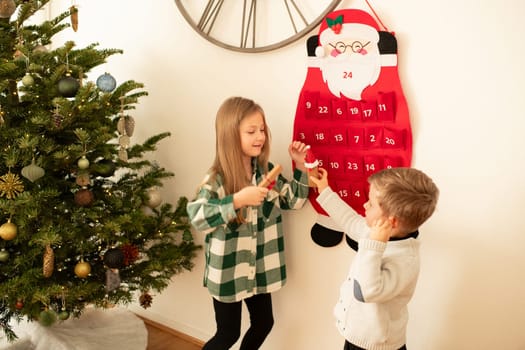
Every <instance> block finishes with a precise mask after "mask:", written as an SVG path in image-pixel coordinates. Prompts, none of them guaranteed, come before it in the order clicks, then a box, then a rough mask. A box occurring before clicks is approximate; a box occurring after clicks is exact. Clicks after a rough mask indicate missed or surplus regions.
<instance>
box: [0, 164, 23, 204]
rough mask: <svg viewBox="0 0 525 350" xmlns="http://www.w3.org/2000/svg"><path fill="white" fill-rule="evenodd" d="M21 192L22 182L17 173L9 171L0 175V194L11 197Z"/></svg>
mask: <svg viewBox="0 0 525 350" xmlns="http://www.w3.org/2000/svg"><path fill="white" fill-rule="evenodd" d="M22 192H24V184H23V183H22V181H20V177H19V176H18V175H16V174H13V173H12V172H10V171H9V172H8V173H7V174H5V175H3V176H2V177H0V196H2V197H3V196H5V197H7V199H13V198H15V197H16V196H18V195H19V194H20V193H22Z"/></svg>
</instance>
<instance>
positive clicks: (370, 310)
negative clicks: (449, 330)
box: [317, 188, 420, 350]
mask: <svg viewBox="0 0 525 350" xmlns="http://www.w3.org/2000/svg"><path fill="white" fill-rule="evenodd" d="M317 202H318V203H319V204H320V205H321V206H322V207H323V209H324V210H325V211H326V212H327V213H328V214H329V215H330V217H331V219H332V220H333V221H334V222H335V223H337V224H338V225H339V226H341V227H342V228H343V230H344V231H345V233H346V234H347V235H349V236H350V237H351V238H352V239H354V240H356V241H358V242H359V249H358V251H357V254H356V256H355V258H354V260H353V262H352V265H351V267H350V271H349V273H348V277H347V278H346V280H345V281H344V282H343V284H342V285H341V289H340V297H339V301H338V303H337V304H336V306H335V308H334V314H335V317H336V324H337V328H338V329H339V332H340V333H341V334H342V335H343V336H344V337H345V339H346V340H348V341H349V342H350V343H352V344H354V345H357V346H359V347H361V348H364V349H368V350H397V349H399V348H400V347H402V346H403V345H404V344H405V343H406V327H407V322H408V311H407V304H408V302H409V301H410V299H411V298H412V295H413V293H414V290H415V287H416V283H417V278H418V275H419V266H420V261H419V242H418V241H417V240H416V239H414V238H407V239H402V240H396V241H389V242H388V243H384V242H380V241H376V240H372V239H370V238H369V233H370V228H369V227H368V226H367V225H366V221H365V219H364V218H363V217H362V216H360V215H359V214H357V213H356V212H355V211H354V210H353V209H352V208H351V207H350V206H349V205H347V204H346V203H345V202H344V201H343V200H342V199H341V198H340V197H339V196H338V195H337V194H336V193H335V192H333V191H332V189H330V188H326V189H325V190H323V191H322V192H321V193H320V194H319V196H318V197H317Z"/></svg>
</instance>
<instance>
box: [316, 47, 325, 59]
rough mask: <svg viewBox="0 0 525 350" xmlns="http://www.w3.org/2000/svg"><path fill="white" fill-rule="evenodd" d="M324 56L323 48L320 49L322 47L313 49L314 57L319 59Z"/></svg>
mask: <svg viewBox="0 0 525 350" xmlns="http://www.w3.org/2000/svg"><path fill="white" fill-rule="evenodd" d="M324 54H325V53H324V47H322V46H317V47H316V48H315V56H316V57H319V58H321V57H324Z"/></svg>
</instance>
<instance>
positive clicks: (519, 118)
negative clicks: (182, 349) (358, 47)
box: [53, 0, 525, 350]
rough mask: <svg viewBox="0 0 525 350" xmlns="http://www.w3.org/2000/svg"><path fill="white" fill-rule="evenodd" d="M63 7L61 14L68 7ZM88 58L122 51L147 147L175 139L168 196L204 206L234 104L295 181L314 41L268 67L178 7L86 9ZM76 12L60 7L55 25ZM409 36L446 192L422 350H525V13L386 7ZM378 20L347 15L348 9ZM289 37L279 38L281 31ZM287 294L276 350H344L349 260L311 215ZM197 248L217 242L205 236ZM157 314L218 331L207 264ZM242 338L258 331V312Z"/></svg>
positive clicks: (291, 235)
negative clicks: (154, 138) (320, 233)
mask: <svg viewBox="0 0 525 350" xmlns="http://www.w3.org/2000/svg"><path fill="white" fill-rule="evenodd" d="M61 3H62V4H61ZM77 3H78V4H79V7H80V12H79V18H80V20H79V22H80V25H79V31H78V32H77V33H74V32H73V31H72V30H68V31H66V37H67V39H68V40H74V41H75V42H77V44H78V45H79V46H81V47H82V46H85V45H86V44H88V43H92V42H99V43H100V44H101V45H100V46H101V47H103V48H113V47H114V48H120V49H123V50H124V51H125V52H124V55H121V56H114V57H113V58H111V59H110V61H109V63H108V64H107V65H105V66H104V67H99V68H100V70H98V71H96V72H93V73H92V77H91V79H92V80H95V79H96V78H97V77H98V75H100V74H101V73H103V72H104V71H108V72H110V73H111V74H113V75H114V76H115V77H116V79H117V81H119V82H122V81H124V80H128V79H133V80H137V81H140V82H144V83H145V84H146V89H147V90H148V91H149V94H150V95H149V96H148V97H146V98H143V99H142V101H141V104H140V106H139V108H138V109H137V110H136V112H134V113H133V115H134V116H135V118H136V121H137V127H136V136H134V137H133V138H134V139H135V140H137V141H141V140H143V139H144V138H145V137H146V136H151V135H152V134H153V133H158V132H162V131H171V132H172V137H171V138H170V139H169V140H165V141H164V142H163V143H162V144H161V147H160V149H159V151H158V153H157V155H156V157H157V159H158V160H159V162H160V163H161V164H162V165H163V166H165V167H166V168H168V169H170V170H172V171H174V172H175V174H176V176H175V178H174V179H173V180H172V181H170V182H169V183H167V184H166V187H165V189H164V193H163V196H164V198H165V199H166V200H169V201H173V202H175V201H176V199H177V198H178V197H179V196H181V195H184V196H188V197H191V196H192V195H193V193H194V189H195V188H196V186H197V184H198V183H199V181H200V180H201V178H202V176H203V174H204V172H205V171H206V169H207V168H208V167H209V165H210V164H211V161H212V159H213V156H214V142H215V139H214V137H215V135H214V116H215V111H216V109H217V107H218V106H219V104H220V103H221V102H222V101H223V100H224V99H225V98H226V97H229V96H231V95H244V96H246V97H250V98H253V99H255V100H256V101H258V102H259V103H260V104H261V105H262V106H263V107H264V108H265V110H266V113H267V116H268V123H269V126H270V128H271V131H272V134H273V145H272V147H273V156H272V160H273V161H274V162H276V163H281V164H283V166H284V167H285V174H287V175H289V174H290V163H289V160H288V156H287V152H286V147H287V145H288V143H289V142H290V138H291V134H292V126H293V119H294V113H295V107H296V102H297V97H298V93H299V91H300V89H301V87H302V84H303V80H304V77H305V72H306V70H305V66H306V61H305V49H304V42H299V43H296V44H292V45H291V46H288V47H286V48H283V49H280V50H278V51H273V52H269V53H263V54H241V53H235V52H230V51H227V50H224V49H222V48H219V47H216V46H213V45H212V44H210V43H208V42H207V41H205V40H204V39H202V38H201V37H200V36H198V35H197V34H196V33H194V32H193V30H192V29H191V28H190V27H189V25H187V24H186V22H185V21H184V19H183V18H182V16H181V15H180V13H179V12H178V10H177V8H176V6H175V4H174V2H173V1H172V0H155V1H144V0H142V1H138V0H126V1H124V0H120V1H116V0H115V1H107V0H90V1H82V0H79V1H77ZM70 4H71V2H70V1H65V0H61V1H55V2H54V3H53V12H58V11H62V10H63V9H65V8H67V7H68V6H69V5H70ZM373 4H374V6H375V9H376V11H378V13H379V15H380V16H381V19H382V21H383V22H384V23H385V25H386V26H387V27H388V28H389V29H390V30H393V31H395V32H396V36H397V38H398V43H399V68H400V74H401V79H402V82H403V88H404V92H405V95H406V98H407V100H408V103H409V107H410V112H411V118H412V121H413V133H414V140H415V143H414V162H413V166H414V167H417V168H420V169H422V170H424V171H425V172H427V173H428V174H430V175H431V176H432V177H433V178H434V180H435V181H436V183H437V184H438V186H439V187H440V189H441V198H440V202H439V208H438V210H437V212H436V214H435V215H434V216H433V218H432V219H431V220H430V221H429V222H428V223H427V224H425V225H424V227H423V228H422V230H421V231H422V237H421V240H422V261H423V266H422V273H421V278H420V281H419V285H418V288H417V291H416V295H415V297H414V299H413V300H412V302H411V304H410V317H411V318H410V324H409V332H408V346H409V348H411V349H425V350H442V349H451V350H454V349H458V350H470V349H472V350H480V349H506V350H518V349H525V332H523V325H524V324H525V297H524V296H525V279H524V276H523V275H524V272H523V271H524V270H525V259H524V258H523V254H522V249H523V247H524V246H525V221H524V219H523V217H522V215H523V210H524V209H525V206H524V204H523V202H524V199H525V181H524V178H523V174H524V173H525V167H524V161H525V157H524V155H525V154H524V150H525V138H524V137H522V136H523V132H524V130H525V118H524V117H525V114H524V112H523V101H524V98H523V94H524V92H525V91H524V89H523V81H525V70H524V68H523V65H524V60H523V58H524V53H525V41H524V40H523V37H522V33H523V27H522V18H523V14H524V13H525V2H523V1H522V0H503V1H499V2H498V1H488V0H480V1H473V0H471V1H454V0H444V1H433V2H428V1H415V0H398V1H381V0H376V1H373ZM348 7H359V8H364V1H357V0H356V1H350V0H346V1H343V2H342V4H341V6H340V8H348ZM275 25H278V24H277V23H276V24H275ZM285 220H286V221H285V228H286V244H287V262H288V274H289V281H288V285H287V286H286V287H285V288H283V289H282V290H281V291H279V292H277V293H275V294H274V295H273V300H274V313H275V318H276V323H275V327H274V330H273V331H272V333H271V335H270V336H269V338H268V340H267V341H266V343H265V345H264V346H263V349H267V350H270V349H271V350H281V349H282V350H284V349H286V350H288V349H304V350H309V349H310V350H318V349H322V348H324V349H342V344H343V339H342V338H341V336H340V335H339V334H338V333H337V331H336V329H335V326H334V322H333V317H332V306H333V304H334V302H335V301H336V298H337V295H338V289H339V284H340V281H341V280H342V279H343V278H344V276H345V275H346V271H347V268H348V266H349V264H350V263H351V261H352V257H353V254H352V252H351V251H350V249H349V248H348V247H347V246H346V245H345V244H341V245H339V246H337V247H335V248H330V249H326V248H321V247H319V246H316V245H315V244H314V243H313V242H312V241H311V239H310V237H309V229H310V227H311V225H312V223H313V222H314V220H315V213H314V210H313V209H312V208H311V207H310V205H308V206H307V207H306V208H304V209H303V210H301V211H299V212H293V213H287V214H286V215H285ZM195 238H196V241H197V242H198V243H202V242H203V237H202V236H200V235H199V234H196V235H195ZM195 263H196V266H195V268H194V269H193V271H191V272H185V273H183V274H182V275H179V276H176V277H175V278H174V279H173V283H172V284H171V285H170V287H169V288H167V289H166V290H165V291H164V292H163V293H162V294H160V295H155V296H154V301H153V306H152V307H151V308H149V309H147V310H143V309H142V308H140V306H138V305H136V306H133V307H132V309H133V310H135V311H137V312H140V313H141V314H143V315H144V316H146V317H149V318H151V319H154V320H156V321H158V322H162V323H165V324H166V325H168V326H170V327H173V328H176V329H178V330H181V331H184V332H187V333H188V334H190V335H193V336H195V337H198V338H201V339H203V340H205V339H207V338H209V337H210V336H211V335H212V334H213V333H214V327H215V325H214V318H213V311H212V304H211V298H210V297H209V295H208V293H207V290H206V289H205V288H203V287H202V272H203V253H202V251H201V252H199V255H198V258H197V259H196V260H195ZM244 315H245V316H246V317H245V320H244V322H243V327H244V328H243V329H246V326H247V321H246V318H247V314H246V313H245V314H244Z"/></svg>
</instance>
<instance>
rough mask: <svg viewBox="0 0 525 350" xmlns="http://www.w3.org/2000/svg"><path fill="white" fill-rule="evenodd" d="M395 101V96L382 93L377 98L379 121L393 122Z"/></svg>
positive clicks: (392, 93) (391, 93) (389, 93)
mask: <svg viewBox="0 0 525 350" xmlns="http://www.w3.org/2000/svg"><path fill="white" fill-rule="evenodd" d="M395 101H396V94H395V93H394V92H393V91H392V92H383V93H380V94H379V95H378V96H377V117H378V119H379V120H380V121H385V122H386V121H390V122H393V121H395V115H396V111H395Z"/></svg>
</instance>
